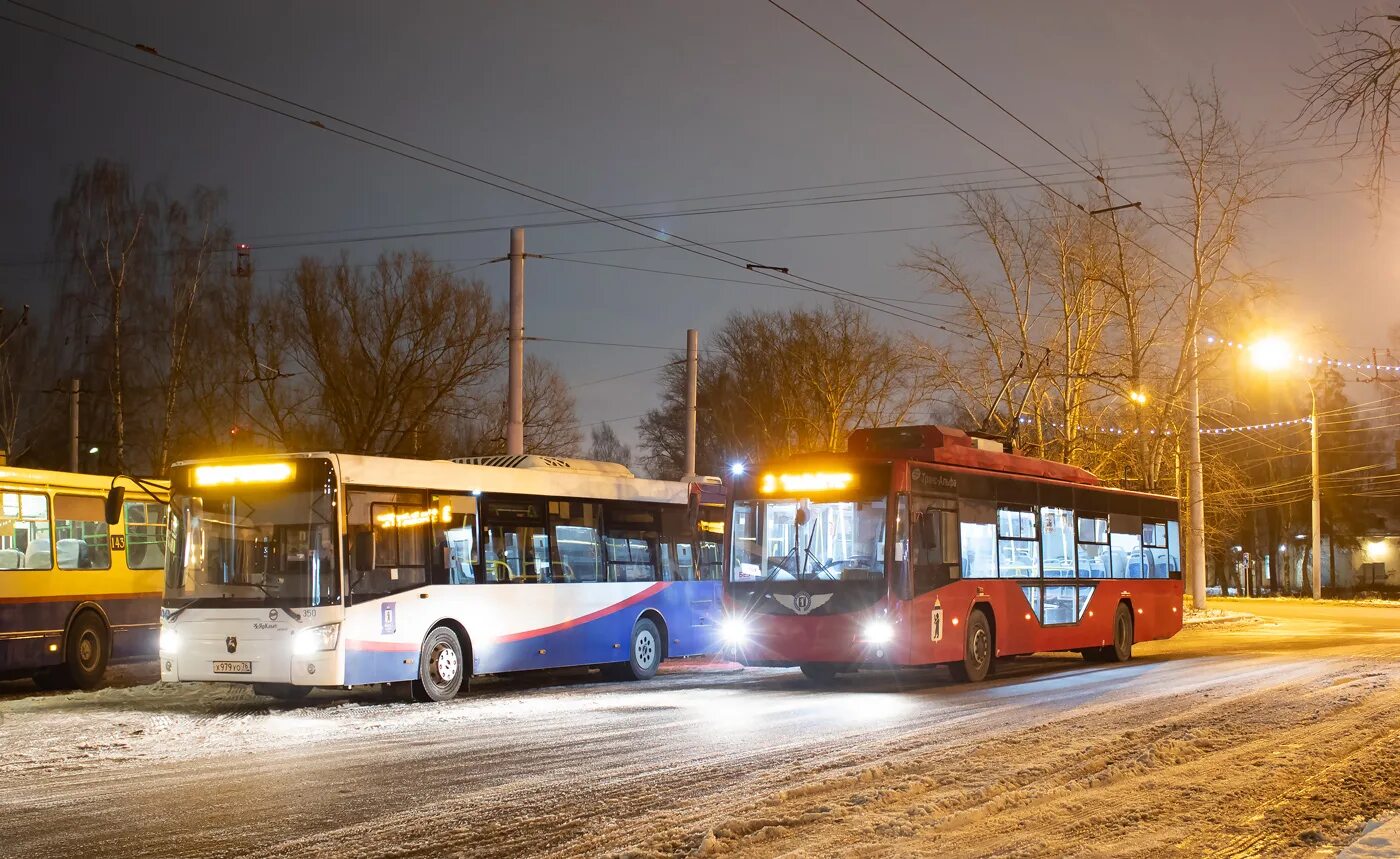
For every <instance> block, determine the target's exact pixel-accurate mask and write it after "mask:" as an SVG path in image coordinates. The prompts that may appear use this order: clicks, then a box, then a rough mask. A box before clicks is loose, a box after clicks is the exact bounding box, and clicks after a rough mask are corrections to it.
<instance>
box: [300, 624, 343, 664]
mask: <svg viewBox="0 0 1400 859" xmlns="http://www.w3.org/2000/svg"><path fill="white" fill-rule="evenodd" d="M339 643H340V624H338V623H328V624H326V625H325V626H313V627H311V628H310V629H303V630H301V631H300V632H298V633H297V634H296V635H294V636H292V652H293V653H295V654H296V655H297V656H310V655H311V654H313V653H319V652H321V651H323V650H335V646H336V645H337V644H339Z"/></svg>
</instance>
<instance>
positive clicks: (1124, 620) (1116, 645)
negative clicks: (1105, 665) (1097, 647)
mask: <svg viewBox="0 0 1400 859" xmlns="http://www.w3.org/2000/svg"><path fill="white" fill-rule="evenodd" d="M1132 658H1133V610H1132V609H1131V608H1129V607H1128V605H1127V604H1126V603H1119V604H1118V611H1116V612H1114V614H1113V644H1112V646H1110V647H1105V648H1104V649H1103V659H1104V661H1105V662H1127V661H1128V660H1129V659H1132Z"/></svg>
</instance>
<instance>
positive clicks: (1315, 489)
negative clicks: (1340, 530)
mask: <svg viewBox="0 0 1400 859" xmlns="http://www.w3.org/2000/svg"><path fill="white" fill-rule="evenodd" d="M1308 393H1309V394H1311V395H1312V410H1311V412H1310V413H1309V415H1308V424H1309V426H1310V427H1311V428H1312V433H1311V435H1312V568H1313V574H1312V595H1313V599H1315V600H1317V599H1322V468H1321V464H1322V456H1321V454H1319V452H1318V443H1317V436H1318V432H1317V387H1316V386H1315V385H1314V384H1313V382H1312V380H1311V379H1309V380H1308Z"/></svg>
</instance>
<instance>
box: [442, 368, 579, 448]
mask: <svg viewBox="0 0 1400 859" xmlns="http://www.w3.org/2000/svg"><path fill="white" fill-rule="evenodd" d="M498 376H499V374H498ZM522 381H523V383H524V384H523V388H524V390H523V393H524V412H525V452H526V453H534V454H542V455H545V456H575V455H577V454H578V450H579V443H580V440H581V438H582V436H581V435H580V432H579V426H578V417H577V416H576V414H575V404H574V395H573V393H572V392H571V391H570V390H569V383H568V382H567V381H566V380H565V379H564V376H563V374H562V373H560V372H559V368H558V367H556V366H555V365H554V364H553V363H551V362H549V361H547V360H545V359H543V358H540V357H538V356H536V355H526V356H525V377H524V379H523V380H522ZM462 417H464V418H466V419H467V421H466V422H465V423H464V424H463V426H462V433H461V447H462V451H463V452H464V453H466V454H468V455H478V456H481V455H487V454H499V453H505V450H506V423H507V417H508V416H507V414H506V380H505V379H503V378H501V379H499V384H498V386H497V387H496V389H495V391H494V392H493V394H492V396H491V405H490V406H488V407H485V408H483V409H481V410H480V411H479V412H477V413H475V414H463V415H462Z"/></svg>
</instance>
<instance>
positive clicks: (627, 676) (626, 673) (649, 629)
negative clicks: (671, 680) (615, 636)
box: [604, 618, 662, 680]
mask: <svg viewBox="0 0 1400 859" xmlns="http://www.w3.org/2000/svg"><path fill="white" fill-rule="evenodd" d="M661 642H662V638H661V633H660V631H659V630H657V628H656V624H654V623H652V622H651V621H650V620H648V619H647V618H641V619H640V620H638V621H637V622H636V624H634V625H633V626H632V640H631V642H630V643H629V647H628V651H627V652H628V653H629V654H630V656H629V658H628V660H627V661H626V662H619V663H617V665H616V666H614V667H611V668H609V669H608V670H607V671H605V672H604V673H605V674H606V675H607V676H609V677H615V678H617V679H619V680H650V679H651V678H653V677H655V676H656V669H658V668H660V667H661V653H662V651H661V647H662V643H661Z"/></svg>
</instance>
